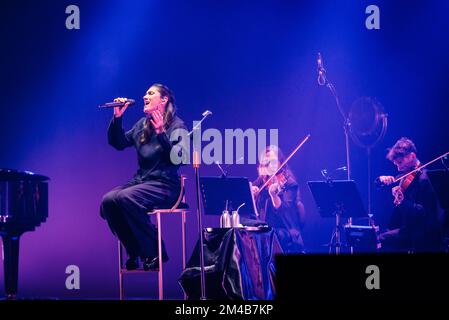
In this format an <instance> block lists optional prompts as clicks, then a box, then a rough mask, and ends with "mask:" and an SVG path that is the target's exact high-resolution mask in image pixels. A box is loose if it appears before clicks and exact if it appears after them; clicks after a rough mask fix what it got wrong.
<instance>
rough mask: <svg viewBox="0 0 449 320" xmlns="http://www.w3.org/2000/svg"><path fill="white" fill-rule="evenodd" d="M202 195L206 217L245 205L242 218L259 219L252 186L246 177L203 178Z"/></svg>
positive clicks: (242, 209)
mask: <svg viewBox="0 0 449 320" xmlns="http://www.w3.org/2000/svg"><path fill="white" fill-rule="evenodd" d="M200 185H201V195H202V199H203V206H204V212H205V214H206V215H221V214H222V212H223V210H224V209H225V208H226V207H227V208H228V210H229V211H232V210H237V208H238V207H239V206H240V205H241V204H243V203H245V205H244V206H242V207H241V208H240V209H239V215H240V216H246V217H258V214H257V209H256V204H255V201H254V197H253V193H252V192H251V184H250V182H249V180H248V178H246V177H201V178H200Z"/></svg>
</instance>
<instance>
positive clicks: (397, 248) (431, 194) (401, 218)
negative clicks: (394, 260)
mask: <svg viewBox="0 0 449 320" xmlns="http://www.w3.org/2000/svg"><path fill="white" fill-rule="evenodd" d="M441 218H442V210H441V208H440V206H439V204H438V200H437V197H436V194H435V191H434V189H433V187H432V184H431V183H430V180H429V178H428V176H427V174H426V170H425V169H424V170H422V171H420V172H418V173H417V174H416V176H415V177H414V179H413V181H412V182H411V184H410V185H409V186H408V188H407V189H406V190H405V192H404V200H403V201H402V202H401V204H400V205H398V206H396V207H395V208H394V210H393V213H392V215H391V219H390V223H389V226H388V228H389V229H390V230H394V231H393V232H392V235H390V236H389V237H387V238H386V239H385V240H384V241H383V243H382V246H383V250H384V251H387V252H410V253H412V252H438V251H441V249H442V246H441V240H442V239H441ZM390 232H391V231H390Z"/></svg>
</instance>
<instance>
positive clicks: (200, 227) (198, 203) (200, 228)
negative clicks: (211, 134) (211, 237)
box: [193, 150, 206, 300]
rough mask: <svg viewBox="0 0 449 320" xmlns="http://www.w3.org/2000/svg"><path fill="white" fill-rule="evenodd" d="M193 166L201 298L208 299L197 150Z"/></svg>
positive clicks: (194, 154)
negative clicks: (198, 238)
mask: <svg viewBox="0 0 449 320" xmlns="http://www.w3.org/2000/svg"><path fill="white" fill-rule="evenodd" d="M193 168H194V169H195V181H196V184H195V185H196V212H197V216H198V231H199V237H200V285H201V297H200V300H206V277H205V270H204V243H203V222H202V216H203V214H202V210H201V199H200V156H199V153H198V151H197V150H194V151H193Z"/></svg>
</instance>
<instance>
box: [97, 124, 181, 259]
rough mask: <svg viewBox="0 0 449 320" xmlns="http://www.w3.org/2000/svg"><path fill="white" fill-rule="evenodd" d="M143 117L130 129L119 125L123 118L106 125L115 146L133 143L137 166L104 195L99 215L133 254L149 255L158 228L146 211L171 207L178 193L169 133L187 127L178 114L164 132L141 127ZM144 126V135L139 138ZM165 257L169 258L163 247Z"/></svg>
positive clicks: (154, 251) (154, 250)
mask: <svg viewBox="0 0 449 320" xmlns="http://www.w3.org/2000/svg"><path fill="white" fill-rule="evenodd" d="M145 121H147V120H146V118H142V119H140V120H139V121H138V122H137V123H136V124H135V125H134V126H133V127H132V129H131V130H129V131H127V132H126V133H125V131H124V130H123V127H122V118H121V117H120V118H113V119H112V121H111V123H110V125H109V129H108V141H109V144H110V145H112V146H113V147H114V148H115V149H117V150H123V149H125V148H127V147H131V146H134V147H135V148H136V151H137V158H138V164H139V169H138V170H137V172H136V173H135V175H134V177H133V178H132V179H131V180H130V181H129V182H128V183H126V184H125V185H122V186H119V187H116V188H115V189H113V190H112V191H110V192H108V193H107V194H106V195H104V197H103V201H102V203H101V208H100V211H101V216H102V217H103V218H104V219H106V220H107V222H108V224H109V227H110V228H111V230H112V232H113V233H114V234H115V235H117V236H118V238H119V239H120V241H121V242H122V244H123V245H124V247H125V249H126V252H127V253H128V255H129V256H130V257H132V258H137V257H142V259H151V258H155V257H156V256H157V252H158V250H157V229H156V227H155V226H154V225H153V224H152V223H151V221H150V219H149V217H148V215H147V213H148V211H150V210H152V209H153V208H155V207H170V206H172V205H173V204H174V203H175V202H176V200H177V197H178V196H179V192H180V178H179V176H178V168H179V165H175V164H173V163H172V162H171V160H170V152H171V150H172V148H173V146H174V145H175V144H177V143H180V139H179V140H178V141H175V142H171V141H170V134H171V133H172V132H173V130H175V129H178V128H183V129H186V128H185V126H184V123H183V121H182V120H181V119H179V118H178V117H176V116H175V117H173V118H172V119H171V121H170V122H169V123H167V125H166V132H164V133H160V134H156V133H155V132H154V129H153V127H152V126H151V125H148V124H147V126H146V128H145V127H144V125H145ZM144 130H148V131H147V134H148V136H147V139H146V141H145V142H143V143H142V142H141V136H142V133H143V131H144ZM163 251H164V258H165V259H164V260H166V259H168V257H167V255H166V252H165V247H164V249H163Z"/></svg>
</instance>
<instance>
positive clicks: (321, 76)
mask: <svg viewBox="0 0 449 320" xmlns="http://www.w3.org/2000/svg"><path fill="white" fill-rule="evenodd" d="M316 63H317V71H318V79H317V80H318V84H319V85H320V86H324V85H325V84H326V82H327V81H326V69H324V66H323V58H322V57H321V53H319V52H318V57H317V59H316Z"/></svg>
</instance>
